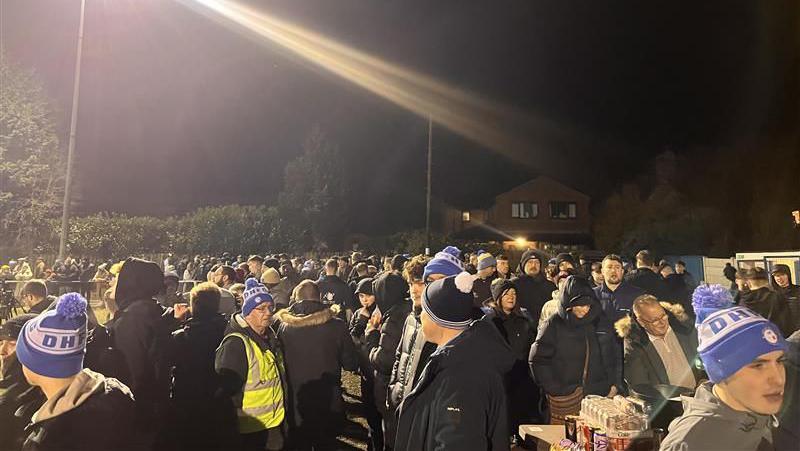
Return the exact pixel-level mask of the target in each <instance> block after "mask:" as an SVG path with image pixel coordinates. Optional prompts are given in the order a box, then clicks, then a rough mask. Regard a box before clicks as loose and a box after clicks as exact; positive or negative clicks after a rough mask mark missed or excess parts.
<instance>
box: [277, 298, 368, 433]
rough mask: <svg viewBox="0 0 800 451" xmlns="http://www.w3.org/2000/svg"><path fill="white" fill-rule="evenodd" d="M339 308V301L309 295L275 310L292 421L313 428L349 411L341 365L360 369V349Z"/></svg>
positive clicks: (352, 369)
mask: <svg viewBox="0 0 800 451" xmlns="http://www.w3.org/2000/svg"><path fill="white" fill-rule="evenodd" d="M339 311H340V307H339V306H338V305H331V306H328V305H325V304H323V303H321V302H319V301H314V300H305V301H297V302H295V303H294V304H292V306H291V307H289V308H288V309H284V310H281V311H279V312H278V313H276V314H275V318H276V320H277V321H280V324H281V325H280V327H279V329H278V338H279V340H280V342H281V345H282V347H283V353H284V359H285V367H286V378H287V380H288V384H289V397H288V401H289V402H288V403H287V406H288V407H289V412H291V414H290V415H289V419H290V422H291V424H292V426H295V427H300V426H309V427H313V426H314V425H317V424H319V423H320V422H325V421H328V420H332V419H334V417H335V416H337V415H341V414H342V413H343V412H344V405H343V401H342V390H341V379H342V368H344V369H346V370H349V371H355V370H356V369H357V368H358V353H357V352H356V348H355V345H354V344H353V340H352V339H351V337H350V333H349V331H348V330H347V324H345V322H344V321H342V320H341V319H339V318H338V317H337V316H338V314H339Z"/></svg>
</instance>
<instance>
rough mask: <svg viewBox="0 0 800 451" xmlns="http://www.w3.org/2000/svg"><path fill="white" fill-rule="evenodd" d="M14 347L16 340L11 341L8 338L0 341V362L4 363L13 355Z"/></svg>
mask: <svg viewBox="0 0 800 451" xmlns="http://www.w3.org/2000/svg"><path fill="white" fill-rule="evenodd" d="M16 347H17V340H11V339H9V338H8V337H6V338H3V339H2V340H0V361H5V360H6V359H7V358H9V357H11V356H12V355H14V353H15V352H16Z"/></svg>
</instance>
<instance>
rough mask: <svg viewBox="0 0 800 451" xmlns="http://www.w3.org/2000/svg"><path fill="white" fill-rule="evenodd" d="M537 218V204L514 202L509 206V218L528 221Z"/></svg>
mask: <svg viewBox="0 0 800 451" xmlns="http://www.w3.org/2000/svg"><path fill="white" fill-rule="evenodd" d="M538 216H539V204H537V203H536V202H514V203H512V204H511V217H512V218H521V219H530V218H536V217H538Z"/></svg>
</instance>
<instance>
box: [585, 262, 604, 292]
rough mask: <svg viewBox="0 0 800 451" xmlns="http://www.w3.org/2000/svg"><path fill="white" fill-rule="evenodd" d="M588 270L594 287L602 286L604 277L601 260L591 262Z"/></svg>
mask: <svg viewBox="0 0 800 451" xmlns="http://www.w3.org/2000/svg"><path fill="white" fill-rule="evenodd" d="M589 272H590V274H591V275H592V277H591V279H590V282H592V285H593V286H594V287H595V288H597V287H602V286H603V282H604V281H605V279H604V278H603V264H602V263H601V262H592V265H591V267H590V269H589Z"/></svg>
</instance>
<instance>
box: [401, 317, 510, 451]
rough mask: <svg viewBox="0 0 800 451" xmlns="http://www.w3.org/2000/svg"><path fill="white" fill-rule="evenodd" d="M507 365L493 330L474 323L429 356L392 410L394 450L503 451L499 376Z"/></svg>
mask: <svg viewBox="0 0 800 451" xmlns="http://www.w3.org/2000/svg"><path fill="white" fill-rule="evenodd" d="M513 364H514V356H513V355H512V354H511V350H510V348H509V347H508V344H507V343H506V342H505V340H503V337H502V336H500V334H499V333H498V332H497V329H496V328H495V327H494V326H492V325H491V324H489V323H487V322H485V321H474V322H473V323H472V324H471V325H470V327H469V328H468V329H467V330H465V331H464V332H462V333H461V334H459V335H458V336H457V337H455V338H453V339H452V340H451V341H450V342H448V343H446V344H444V345H443V346H440V347H439V348H438V349H437V351H436V352H434V353H433V355H431V357H430V360H429V361H428V364H427V365H426V366H425V369H424V370H423V373H422V376H421V377H420V380H419V382H418V383H417V384H416V385H415V386H414V390H413V391H412V392H411V393H409V395H408V396H407V397H406V399H405V400H404V401H403V403H402V404H401V406H400V408H399V410H398V412H399V417H398V420H397V437H396V439H395V449H396V450H399V451H402V450H414V451H416V450H423V449H424V450H434V449H454V450H455V449H457V450H464V451H471V450H504V449H508V448H509V443H508V425H507V422H508V419H507V412H506V396H505V391H504V389H503V374H505V373H506V372H508V371H509V370H510V369H511V367H512V366H513Z"/></svg>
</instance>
